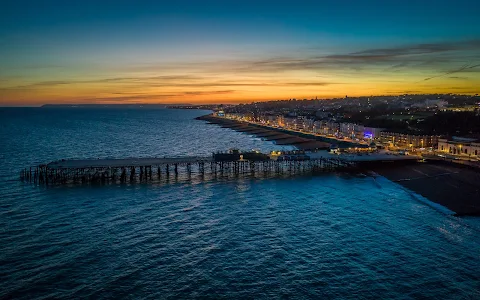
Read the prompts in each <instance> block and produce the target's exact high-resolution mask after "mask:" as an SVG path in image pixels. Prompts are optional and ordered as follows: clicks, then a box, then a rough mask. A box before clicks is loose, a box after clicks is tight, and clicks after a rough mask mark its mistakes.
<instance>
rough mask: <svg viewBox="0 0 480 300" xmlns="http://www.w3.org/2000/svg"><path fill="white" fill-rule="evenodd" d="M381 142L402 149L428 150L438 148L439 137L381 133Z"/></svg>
mask: <svg viewBox="0 0 480 300" xmlns="http://www.w3.org/2000/svg"><path fill="white" fill-rule="evenodd" d="M380 140H381V141H382V142H383V143H387V144H390V146H394V147H400V148H405V149H408V148H427V147H436V145H437V144H438V136H435V135H413V134H404V133H398V132H387V131H382V132H380Z"/></svg>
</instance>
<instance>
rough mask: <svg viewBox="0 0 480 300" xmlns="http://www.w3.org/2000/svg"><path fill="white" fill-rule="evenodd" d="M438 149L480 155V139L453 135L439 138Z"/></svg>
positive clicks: (474, 155)
mask: <svg viewBox="0 0 480 300" xmlns="http://www.w3.org/2000/svg"><path fill="white" fill-rule="evenodd" d="M438 151H440V152H445V153H450V154H454V155H468V156H473V157H479V156H480V140H479V139H472V138H462V137H456V136H454V137H452V138H450V139H439V140H438Z"/></svg>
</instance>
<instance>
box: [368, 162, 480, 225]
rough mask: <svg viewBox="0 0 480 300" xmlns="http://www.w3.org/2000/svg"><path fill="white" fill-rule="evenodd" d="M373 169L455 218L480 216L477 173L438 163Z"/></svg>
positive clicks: (379, 166) (460, 167)
mask: <svg viewBox="0 0 480 300" xmlns="http://www.w3.org/2000/svg"><path fill="white" fill-rule="evenodd" d="M370 170H371V171H374V172H376V173H378V174H379V175H381V176H383V177H385V178H387V179H389V180H390V181H393V182H395V183H397V184H399V185H401V186H402V187H404V188H406V189H408V190H410V191H412V192H414V193H416V194H418V195H420V196H422V197H424V198H425V199H427V200H428V201H430V202H432V204H430V203H427V204H428V205H429V206H433V207H434V208H435V209H437V210H440V211H442V212H447V214H450V213H448V211H445V210H442V209H439V208H438V207H435V205H434V204H438V205H441V206H443V207H444V208H446V209H448V210H449V211H453V212H454V215H455V216H480V172H478V171H475V170H472V169H468V168H464V167H462V166H459V165H455V164H453V163H444V162H439V161H430V162H425V163H414V164H404V165H401V166H395V167H389V166H385V165H383V166H382V165H378V166H374V167H372V168H370ZM417 198H418V197H417ZM422 200H423V199H420V201H422ZM422 202H424V203H425V201H422Z"/></svg>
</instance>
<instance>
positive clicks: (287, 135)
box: [196, 115, 331, 150]
mask: <svg viewBox="0 0 480 300" xmlns="http://www.w3.org/2000/svg"><path fill="white" fill-rule="evenodd" d="M196 119H197V120H202V121H206V122H207V123H208V124H215V125H218V126H220V127H223V128H228V129H232V130H235V131H238V132H244V133H248V134H251V135H254V136H257V137H259V138H262V139H265V140H267V141H273V142H274V143H275V144H277V145H290V146H294V147H296V148H297V149H299V150H327V149H329V148H330V145H331V143H329V142H326V141H325V139H323V138H321V137H316V136H312V135H307V134H302V133H300V132H292V131H288V130H283V129H280V128H278V129H277V128H271V127H266V126H261V125H257V124H250V123H246V122H240V121H236V120H230V119H223V118H217V117H214V116H211V115H205V116H200V117H198V118H196Z"/></svg>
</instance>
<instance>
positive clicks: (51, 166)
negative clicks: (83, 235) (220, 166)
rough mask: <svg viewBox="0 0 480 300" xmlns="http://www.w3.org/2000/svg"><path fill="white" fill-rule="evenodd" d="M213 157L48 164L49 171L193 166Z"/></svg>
mask: <svg viewBox="0 0 480 300" xmlns="http://www.w3.org/2000/svg"><path fill="white" fill-rule="evenodd" d="M209 162H212V158H211V157H197V156H190V157H188V156H187V157H170V158H156V157H153V158H121V159H82V160H59V161H55V162H51V163H49V164H47V167H48V168H49V169H72V168H77V169H81V168H121V167H142V166H155V165H166V164H171V165H174V164H188V163H190V164H192V163H209Z"/></svg>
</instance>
